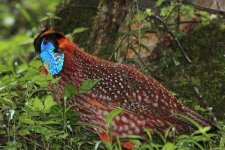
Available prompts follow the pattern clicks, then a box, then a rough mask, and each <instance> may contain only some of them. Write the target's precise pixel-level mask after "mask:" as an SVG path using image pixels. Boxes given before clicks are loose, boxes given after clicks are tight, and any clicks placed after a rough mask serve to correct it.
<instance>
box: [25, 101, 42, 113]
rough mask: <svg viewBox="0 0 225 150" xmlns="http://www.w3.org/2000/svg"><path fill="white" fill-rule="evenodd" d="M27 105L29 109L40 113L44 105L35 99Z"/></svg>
mask: <svg viewBox="0 0 225 150" xmlns="http://www.w3.org/2000/svg"><path fill="white" fill-rule="evenodd" d="M28 105H29V107H30V108H31V109H33V110H36V111H41V112H42V111H43V109H44V105H43V103H42V101H41V100H40V99H38V98H35V99H34V100H31V101H29V103H28Z"/></svg>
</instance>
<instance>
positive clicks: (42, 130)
mask: <svg viewBox="0 0 225 150" xmlns="http://www.w3.org/2000/svg"><path fill="white" fill-rule="evenodd" d="M29 129H30V130H31V131H33V132H36V133H44V134H46V132H47V131H48V128H46V127H43V126H40V125H36V126H29Z"/></svg>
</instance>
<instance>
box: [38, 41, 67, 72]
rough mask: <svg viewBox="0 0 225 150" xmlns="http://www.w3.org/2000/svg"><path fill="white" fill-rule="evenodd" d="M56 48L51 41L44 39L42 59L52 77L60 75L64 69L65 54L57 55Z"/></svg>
mask: <svg viewBox="0 0 225 150" xmlns="http://www.w3.org/2000/svg"><path fill="white" fill-rule="evenodd" d="M54 49H55V46H54V44H53V43H52V42H50V41H45V39H43V41H42V43H41V54H40V58H41V60H42V61H43V63H44V64H45V68H46V69H47V71H48V72H49V73H50V74H51V75H56V74H59V72H60V71H61V70H62V69H63V62H64V54H63V53H55V52H54Z"/></svg>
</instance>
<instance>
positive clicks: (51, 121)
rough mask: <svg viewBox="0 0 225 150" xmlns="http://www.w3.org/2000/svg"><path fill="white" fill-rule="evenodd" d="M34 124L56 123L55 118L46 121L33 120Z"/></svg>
mask: <svg viewBox="0 0 225 150" xmlns="http://www.w3.org/2000/svg"><path fill="white" fill-rule="evenodd" d="M35 124H39V125H49V124H58V122H57V121H55V120H47V121H35Z"/></svg>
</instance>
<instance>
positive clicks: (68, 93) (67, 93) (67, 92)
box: [64, 84, 77, 98]
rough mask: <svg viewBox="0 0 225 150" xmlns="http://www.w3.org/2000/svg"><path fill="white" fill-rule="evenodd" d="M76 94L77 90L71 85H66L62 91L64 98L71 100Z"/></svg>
mask: <svg viewBox="0 0 225 150" xmlns="http://www.w3.org/2000/svg"><path fill="white" fill-rule="evenodd" d="M76 93H77V89H76V88H75V87H74V86H73V85H72V84H67V85H66V86H65V89H64V97H67V98H71V97H73V96H74V95H75V94H76Z"/></svg>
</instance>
